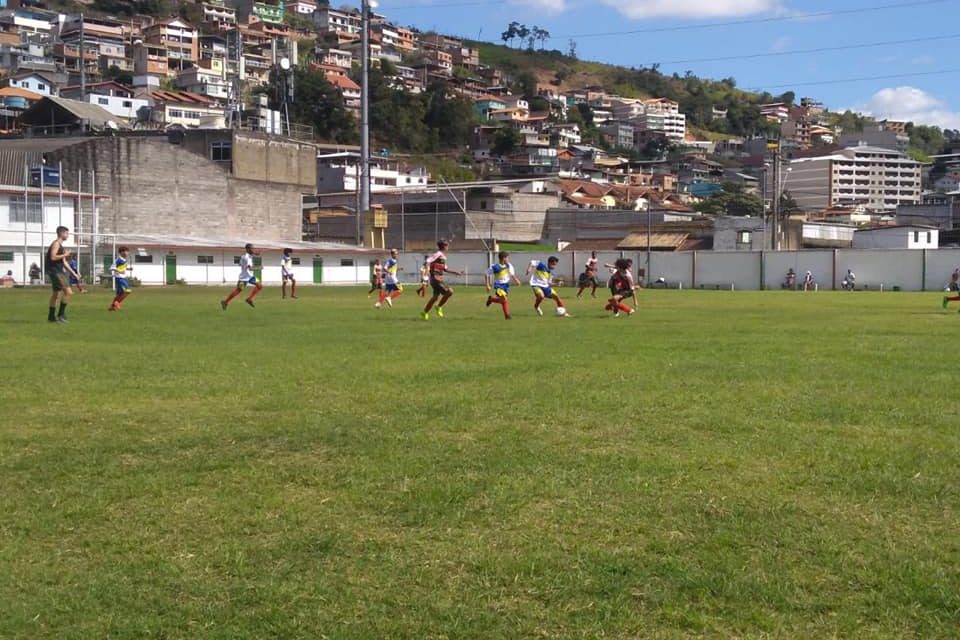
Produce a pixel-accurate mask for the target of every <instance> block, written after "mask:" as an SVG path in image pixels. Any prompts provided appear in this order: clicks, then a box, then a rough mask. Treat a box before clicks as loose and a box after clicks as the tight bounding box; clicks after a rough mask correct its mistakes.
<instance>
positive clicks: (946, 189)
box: [933, 171, 960, 193]
mask: <svg viewBox="0 0 960 640" xmlns="http://www.w3.org/2000/svg"><path fill="white" fill-rule="evenodd" d="M933 188H934V190H935V191H938V192H939V193H951V192H955V191H958V190H960V172H957V171H950V172H948V173H946V174H945V175H943V176H940V177H939V178H937V180H936V181H935V182H934V183H933Z"/></svg>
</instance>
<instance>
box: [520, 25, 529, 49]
mask: <svg viewBox="0 0 960 640" xmlns="http://www.w3.org/2000/svg"><path fill="white" fill-rule="evenodd" d="M529 35H530V28H529V27H528V26H527V25H525V24H521V25H520V26H519V27H517V37H518V38H520V44H521V45H522V44H523V41H524V40H526V39H527V36H529ZM518 48H519V45H518ZM530 48H531V49H532V48H533V47H532V46H531V47H530Z"/></svg>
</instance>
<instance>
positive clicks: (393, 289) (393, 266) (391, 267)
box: [374, 249, 403, 309]
mask: <svg viewBox="0 0 960 640" xmlns="http://www.w3.org/2000/svg"><path fill="white" fill-rule="evenodd" d="M399 255H400V252H399V251H398V250H396V249H390V259H389V260H387V263H386V264H385V265H383V282H384V287H383V289H381V290H380V300H379V301H377V304H375V305H374V306H375V307H376V308H378V309H379V308H380V307H382V306H383V303H384V302H386V303H387V306H390V307H392V306H393V301H394V300H396V299H397V298H399V297H400V294H401V293H403V285H401V284H400V278H399V277H398V276H397V272H398V271H400V261H399V260H398V259H397V258H398V257H399Z"/></svg>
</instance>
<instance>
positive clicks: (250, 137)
mask: <svg viewBox="0 0 960 640" xmlns="http://www.w3.org/2000/svg"><path fill="white" fill-rule="evenodd" d="M233 175H234V177H236V178H239V179H242V180H257V181H261V182H269V183H276V184H289V185H298V186H300V187H304V188H305V189H306V190H307V191H308V192H310V193H316V189H317V147H316V146H315V145H312V144H308V143H306V142H296V141H294V140H286V139H282V138H275V137H269V136H266V135H261V134H256V133H247V132H244V133H237V134H236V135H235V136H234V140H233Z"/></svg>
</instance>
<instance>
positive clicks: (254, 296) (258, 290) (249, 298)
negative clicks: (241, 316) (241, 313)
mask: <svg viewBox="0 0 960 640" xmlns="http://www.w3.org/2000/svg"><path fill="white" fill-rule="evenodd" d="M260 289H263V285H260V284H258V285H257V286H255V287H254V288H253V291H251V292H250V295H249V296H247V300H253V299H254V298H256V297H257V294H258V293H260Z"/></svg>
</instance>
